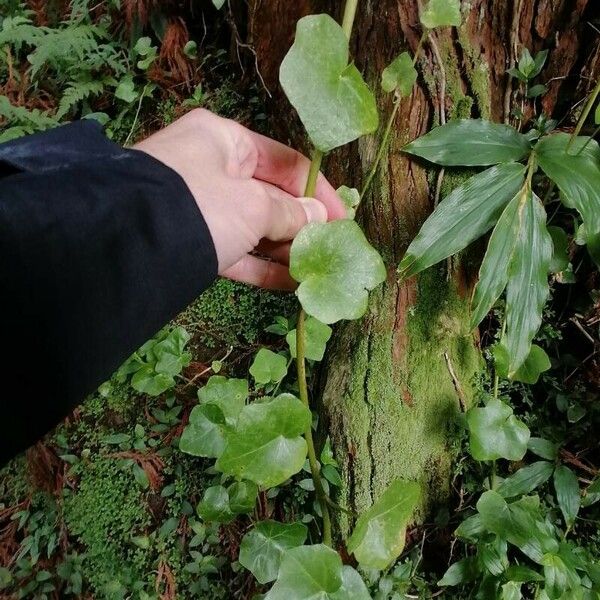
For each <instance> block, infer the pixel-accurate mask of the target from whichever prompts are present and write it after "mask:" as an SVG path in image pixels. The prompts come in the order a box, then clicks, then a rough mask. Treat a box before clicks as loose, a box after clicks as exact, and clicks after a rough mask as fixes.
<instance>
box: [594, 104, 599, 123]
mask: <svg viewBox="0 0 600 600" xmlns="http://www.w3.org/2000/svg"><path fill="white" fill-rule="evenodd" d="M594 125H600V102H599V103H598V106H596V111H595V112H594Z"/></svg>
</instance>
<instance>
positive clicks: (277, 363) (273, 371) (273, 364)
mask: <svg viewBox="0 0 600 600" xmlns="http://www.w3.org/2000/svg"><path fill="white" fill-rule="evenodd" d="M286 373H287V360H286V358H285V356H282V355H281V354H277V353H275V352H273V351H272V350H269V349H268V348H261V349H260V350H259V351H258V352H257V354H256V356H255V357H254V361H253V362H252V364H251V365H250V375H252V377H254V381H256V383H258V384H263V385H265V384H267V383H279V382H280V381H281V380H282V379H283V378H284V377H285V376H286Z"/></svg>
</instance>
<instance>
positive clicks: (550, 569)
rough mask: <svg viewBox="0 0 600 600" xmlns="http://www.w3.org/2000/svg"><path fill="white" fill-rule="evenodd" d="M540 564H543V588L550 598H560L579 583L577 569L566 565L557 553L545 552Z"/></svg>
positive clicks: (557, 599)
mask: <svg viewBox="0 0 600 600" xmlns="http://www.w3.org/2000/svg"><path fill="white" fill-rule="evenodd" d="M542 565H544V580H545V586H544V590H545V592H546V594H547V595H548V598H550V599H551V600H562V599H563V598H565V594H566V593H568V592H569V591H570V590H572V589H573V588H576V587H578V586H579V584H580V583H581V579H580V577H579V575H578V574H577V571H576V570H575V569H574V568H572V567H571V566H570V565H567V564H566V563H565V562H564V561H563V559H562V557H561V556H559V555H557V554H546V555H545V556H544V557H543V559H542Z"/></svg>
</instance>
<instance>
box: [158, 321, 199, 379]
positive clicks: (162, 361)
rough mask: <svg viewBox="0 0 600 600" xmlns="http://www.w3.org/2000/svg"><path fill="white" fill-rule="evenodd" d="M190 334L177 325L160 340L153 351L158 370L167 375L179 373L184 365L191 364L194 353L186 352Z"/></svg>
mask: <svg viewBox="0 0 600 600" xmlns="http://www.w3.org/2000/svg"><path fill="white" fill-rule="evenodd" d="M189 340H190V334H189V333H188V332H187V331H186V330H185V329H184V328H183V327H176V328H175V329H173V331H171V332H169V335H168V336H167V337H166V338H165V339H164V340H162V341H160V342H158V343H157V344H156V345H155V346H154V348H153V352H154V355H155V356H156V359H157V361H156V366H155V369H156V372H157V373H164V374H165V375H171V376H175V375H179V373H181V370H182V369H183V368H184V367H187V366H188V365H189V364H190V360H191V358H192V355H191V354H190V353H189V352H184V349H185V346H186V344H187V343H188V342H189Z"/></svg>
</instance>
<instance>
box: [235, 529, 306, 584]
mask: <svg viewBox="0 0 600 600" xmlns="http://www.w3.org/2000/svg"><path fill="white" fill-rule="evenodd" d="M307 533H308V530H307V528H306V525H303V524H302V523H278V522H277V521H261V522H260V523H257V525H256V527H254V529H252V530H251V531H249V532H248V533H247V534H246V535H245V536H244V537H243V538H242V543H241V545H240V558H239V561H240V564H241V565H242V566H244V567H246V569H248V570H249V571H250V572H251V573H252V574H253V575H254V577H256V579H257V581H258V582H259V583H262V584H265V583H269V581H275V579H277V573H278V571H279V565H280V564H281V557H282V556H283V553H284V552H285V551H286V550H289V549H290V548H296V547H298V546H302V544H304V542H305V540H306V535H307Z"/></svg>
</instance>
